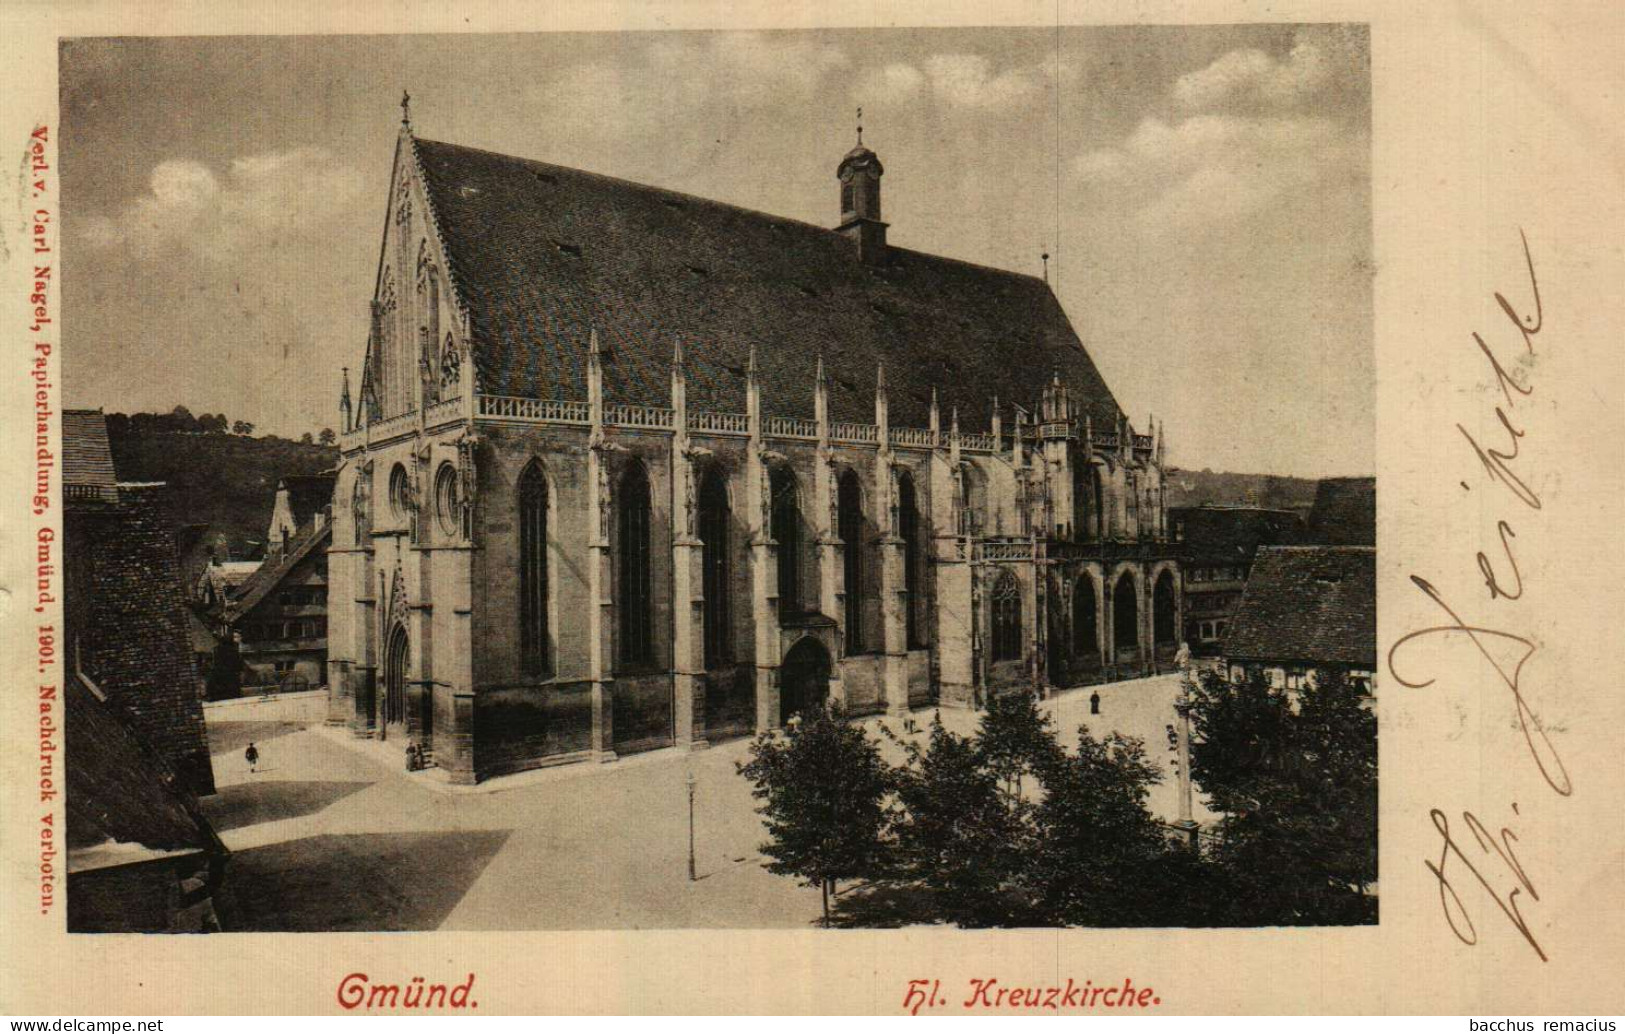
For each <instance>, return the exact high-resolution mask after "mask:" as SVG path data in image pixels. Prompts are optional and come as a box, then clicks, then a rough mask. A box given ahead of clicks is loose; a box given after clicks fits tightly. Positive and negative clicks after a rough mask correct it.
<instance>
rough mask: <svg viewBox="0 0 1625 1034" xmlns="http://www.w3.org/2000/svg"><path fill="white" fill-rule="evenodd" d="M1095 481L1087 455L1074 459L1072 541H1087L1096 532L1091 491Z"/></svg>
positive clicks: (1080, 455)
mask: <svg viewBox="0 0 1625 1034" xmlns="http://www.w3.org/2000/svg"><path fill="white" fill-rule="evenodd" d="M1093 487H1094V479H1093V478H1092V477H1091V476H1090V470H1089V458H1088V456H1087V454H1079V455H1074V456H1073V457H1072V540H1073V541H1074V542H1085V541H1087V540H1088V539H1089V538H1090V537H1091V535H1092V534H1093V532H1094V506H1093V502H1092V500H1091V499H1090V489H1092V488H1093Z"/></svg>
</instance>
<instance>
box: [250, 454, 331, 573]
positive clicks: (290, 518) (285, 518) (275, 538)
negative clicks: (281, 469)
mask: <svg viewBox="0 0 1625 1034" xmlns="http://www.w3.org/2000/svg"><path fill="white" fill-rule="evenodd" d="M332 508H333V473H332V471H328V472H326V473H322V474H289V475H287V476H286V477H283V478H282V479H281V480H280V481H278V482H277V486H276V502H275V503H274V504H273V506H272V508H271V526H270V530H269V531H267V532H266V536H265V541H266V543H267V545H266V554H267V556H273V555H275V554H276V553H278V552H281V553H286V552H287V551H288V547H289V545H290V544H291V543H292V541H293V540H294V538H296V537H297V536H298V534H299V532H300V530H301V529H303V528H304V527H305V526H306V525H308V524H310V523H311V522H313V521H318V520H326V519H327V515H328V513H330V512H331V511H332Z"/></svg>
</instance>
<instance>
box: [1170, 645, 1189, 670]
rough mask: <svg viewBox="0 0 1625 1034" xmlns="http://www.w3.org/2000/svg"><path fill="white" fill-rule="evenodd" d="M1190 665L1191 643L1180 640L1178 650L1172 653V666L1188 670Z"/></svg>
mask: <svg viewBox="0 0 1625 1034" xmlns="http://www.w3.org/2000/svg"><path fill="white" fill-rule="evenodd" d="M1190 666H1191V644H1190V643H1187V642H1185V641H1184V640H1181V641H1180V643H1179V652H1178V653H1176V654H1174V667H1176V668H1178V669H1179V670H1180V671H1188V670H1189V669H1190Z"/></svg>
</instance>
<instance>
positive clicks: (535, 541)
mask: <svg viewBox="0 0 1625 1034" xmlns="http://www.w3.org/2000/svg"><path fill="white" fill-rule="evenodd" d="M549 502H550V500H549V499H548V491H547V476H546V475H545V474H544V473H543V472H542V468H541V465H540V464H539V463H537V462H535V461H534V460H533V461H531V463H530V465H529V466H527V467H526V468H525V472H524V473H523V474H521V475H520V477H519V652H520V666H521V668H522V670H523V671H524V673H525V674H526V675H533V676H534V675H546V674H548V673H549V671H550V670H551V666H552V660H553V658H552V651H551V649H550V646H551V643H550V640H549V636H548V620H547V608H548V577H547V576H548V571H547V522H548V504H549Z"/></svg>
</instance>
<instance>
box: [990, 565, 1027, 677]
mask: <svg viewBox="0 0 1625 1034" xmlns="http://www.w3.org/2000/svg"><path fill="white" fill-rule="evenodd" d="M1021 655H1022V649H1021V584H1020V583H1019V582H1017V581H1016V576H1015V575H1013V574H1011V573H1010V572H1009V571H1000V572H999V573H998V576H997V577H996V578H995V579H994V581H993V659H994V660H995V661H1019V660H1020V659H1021Z"/></svg>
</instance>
